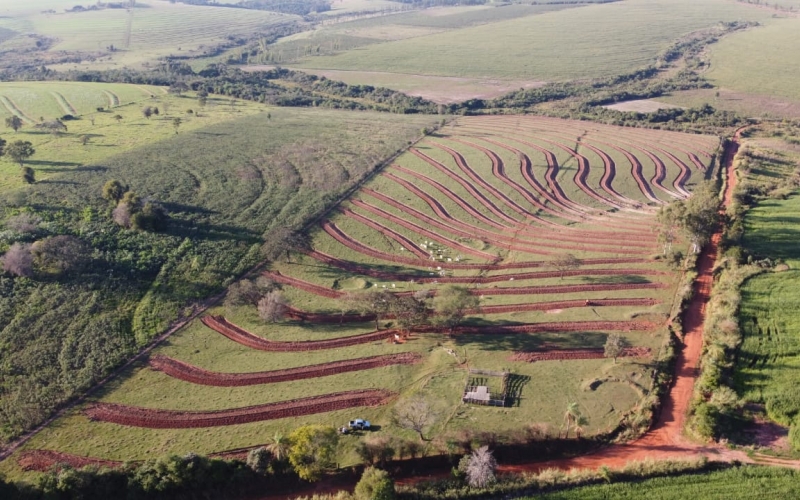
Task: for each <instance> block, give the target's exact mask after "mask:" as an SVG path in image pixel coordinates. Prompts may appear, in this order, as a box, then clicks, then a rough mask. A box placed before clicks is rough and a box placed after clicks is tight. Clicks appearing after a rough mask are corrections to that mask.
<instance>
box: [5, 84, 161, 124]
mask: <svg viewBox="0 0 800 500" xmlns="http://www.w3.org/2000/svg"><path fill="white" fill-rule="evenodd" d="M164 91H165V89H162V88H160V87H152V86H147V85H127V84H114V83H91V82H4V83H0V118H7V117H9V116H12V115H16V116H19V117H20V118H22V120H23V121H25V122H26V124H27V125H28V126H30V125H32V124H34V123H37V122H39V121H40V118H44V119H45V120H53V119H56V118H58V117H61V116H63V115H93V116H94V115H96V114H97V108H104V109H105V110H108V111H110V110H111V109H112V108H116V107H119V106H122V105H127V104H133V103H136V102H140V101H144V100H147V99H150V98H151V97H154V96H159V97H161V96H163V94H164ZM114 114H116V113H114ZM112 116H113V115H112Z"/></svg>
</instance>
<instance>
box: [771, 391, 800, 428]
mask: <svg viewBox="0 0 800 500" xmlns="http://www.w3.org/2000/svg"><path fill="white" fill-rule="evenodd" d="M766 406H767V414H768V415H769V417H770V418H771V419H773V420H775V421H776V422H779V423H781V424H783V425H790V424H792V422H794V420H795V417H797V415H798V414H800V388H798V387H786V388H785V390H782V391H781V392H780V393H778V394H772V395H770V396H768V397H767V405H766Z"/></svg>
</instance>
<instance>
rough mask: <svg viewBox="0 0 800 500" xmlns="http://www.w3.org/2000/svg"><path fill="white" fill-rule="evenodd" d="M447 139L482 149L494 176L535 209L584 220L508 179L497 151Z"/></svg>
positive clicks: (575, 219)
mask: <svg viewBox="0 0 800 500" xmlns="http://www.w3.org/2000/svg"><path fill="white" fill-rule="evenodd" d="M448 139H449V140H451V141H453V142H458V143H460V144H464V145H465V146H469V147H472V148H475V149H478V150H479V151H482V152H483V153H484V154H485V155H486V156H488V157H489V159H490V160H491V162H492V173H493V174H494V176H495V177H497V178H498V179H500V180H501V181H502V182H503V183H505V184H507V185H508V186H510V187H511V188H512V189H514V190H515V191H517V192H518V193H519V194H520V195H521V196H522V197H523V198H525V200H526V201H528V203H530V204H531V205H533V206H535V207H536V208H537V209H539V210H542V211H544V212H547V213H549V214H551V215H554V216H556V217H561V218H564V219H567V220H571V221H574V222H580V221H582V220H584V219H583V218H582V217H579V216H575V215H572V214H565V213H564V212H560V211H558V210H555V209H553V208H551V207H549V206H547V205H546V204H544V203H542V202H541V201H539V200H538V199H537V198H535V197H534V196H533V195H532V194H531V192H530V191H529V190H528V189H526V188H525V187H523V186H521V185H520V184H518V183H517V182H515V181H513V180H512V179H510V178H509V177H508V175H506V172H505V163H504V162H503V160H502V158H500V156H498V155H497V153H495V152H494V151H492V150H491V149H488V148H484V147H483V146H480V145H478V144H475V143H474V142H469V141H465V140H462V139H456V138H455V137H448ZM486 142H490V143H492V144H495V143H493V142H491V141H486ZM495 145H496V144H495ZM506 149H509V150H511V148H506ZM514 152H516V153H517V156H518V157H519V155H520V154H523V153H522V152H521V151H519V150H514ZM546 199H547V198H546ZM558 226H559V227H563V226H562V225H560V224H558Z"/></svg>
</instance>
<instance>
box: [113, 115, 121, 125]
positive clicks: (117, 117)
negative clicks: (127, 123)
mask: <svg viewBox="0 0 800 500" xmlns="http://www.w3.org/2000/svg"><path fill="white" fill-rule="evenodd" d="M114 119H115V120H117V123H119V122H121V121H122V115H114Z"/></svg>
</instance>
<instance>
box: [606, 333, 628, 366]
mask: <svg viewBox="0 0 800 500" xmlns="http://www.w3.org/2000/svg"><path fill="white" fill-rule="evenodd" d="M624 349H625V340H624V339H623V338H622V336H621V335H620V334H618V333H612V334H609V336H608V338H606V343H605V345H604V346H603V354H604V355H605V357H607V358H614V364H616V363H617V357H619V355H620V354H622V351H623V350H624Z"/></svg>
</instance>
